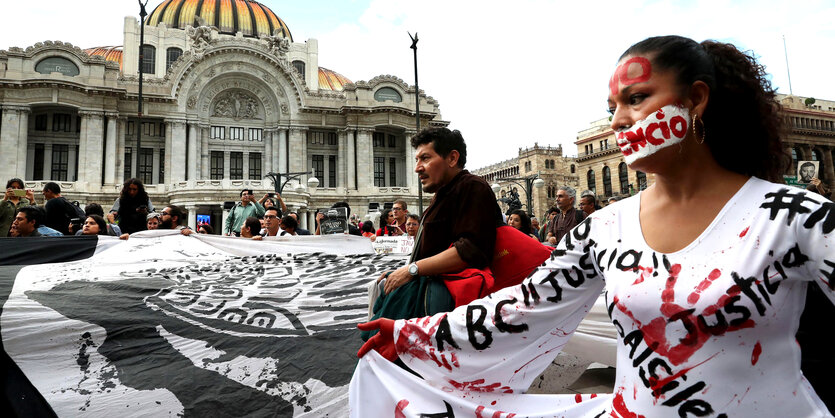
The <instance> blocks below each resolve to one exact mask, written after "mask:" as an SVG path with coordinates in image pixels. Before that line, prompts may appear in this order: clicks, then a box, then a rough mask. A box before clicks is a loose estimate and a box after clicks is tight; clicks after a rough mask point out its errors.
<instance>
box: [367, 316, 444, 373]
mask: <svg viewBox="0 0 835 418" xmlns="http://www.w3.org/2000/svg"><path fill="white" fill-rule="evenodd" d="M444 318H446V315H442V316H441V317H440V318H438V321H437V322H436V323H435V324H434V325H431V326H429V325H430V321H431V317H427V318H422V319H410V320H408V321H406V323H405V324H403V328H400V334H399V335H398V336H397V341H396V342H395V343H394V347H395V348H396V350H397V353H399V354H408V355H410V356H412V357H414V358H416V359H418V360H423V361H426V360H432V361H433V362H435V364H436V365H437V366H438V367H443V368H445V369H447V370H449V371H452V369H453V368H458V367H460V365H459V363H458V356H456V355H455V353H454V352H448V353H440V352H438V351H437V349H436V348H435V346H434V345H433V344H432V337H433V336H434V335H435V331H437V329H438V325H439V324H440V323H441V321H443V320H444ZM427 326H428V328H426V327H427ZM369 341H370V340H369Z"/></svg>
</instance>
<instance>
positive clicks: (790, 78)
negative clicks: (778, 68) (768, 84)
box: [783, 35, 794, 96]
mask: <svg viewBox="0 0 835 418" xmlns="http://www.w3.org/2000/svg"><path fill="white" fill-rule="evenodd" d="M783 55H785V57H786V74H788V76H789V94H790V95H792V96H794V92H793V91H792V73H791V72H789V52H788V50H787V49H786V35H783Z"/></svg>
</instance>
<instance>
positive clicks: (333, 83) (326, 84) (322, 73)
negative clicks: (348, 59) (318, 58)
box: [319, 67, 352, 91]
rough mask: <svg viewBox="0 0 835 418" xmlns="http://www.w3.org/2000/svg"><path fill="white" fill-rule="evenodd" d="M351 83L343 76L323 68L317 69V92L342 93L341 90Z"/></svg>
mask: <svg viewBox="0 0 835 418" xmlns="http://www.w3.org/2000/svg"><path fill="white" fill-rule="evenodd" d="M348 83H352V81H351V80H348V79H347V78H345V76H344V75H342V74H339V73H338V72H336V71H332V70H329V69H327V68H325V67H319V90H333V91H342V88H343V87H344V86H345V85H346V84H348Z"/></svg>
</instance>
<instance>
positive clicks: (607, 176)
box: [603, 166, 612, 196]
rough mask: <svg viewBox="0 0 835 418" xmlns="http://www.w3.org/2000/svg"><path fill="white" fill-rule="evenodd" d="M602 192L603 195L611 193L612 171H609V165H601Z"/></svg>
mask: <svg viewBox="0 0 835 418" xmlns="http://www.w3.org/2000/svg"><path fill="white" fill-rule="evenodd" d="M603 194H604V195H605V196H611V195H612V173H610V172H609V167H606V166H603Z"/></svg>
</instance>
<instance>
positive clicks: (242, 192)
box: [238, 189, 253, 197]
mask: <svg viewBox="0 0 835 418" xmlns="http://www.w3.org/2000/svg"><path fill="white" fill-rule="evenodd" d="M244 193H246V194H252V193H253V192H252V189H243V190H241V193H240V194H238V196H239V197H243V195H244Z"/></svg>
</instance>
